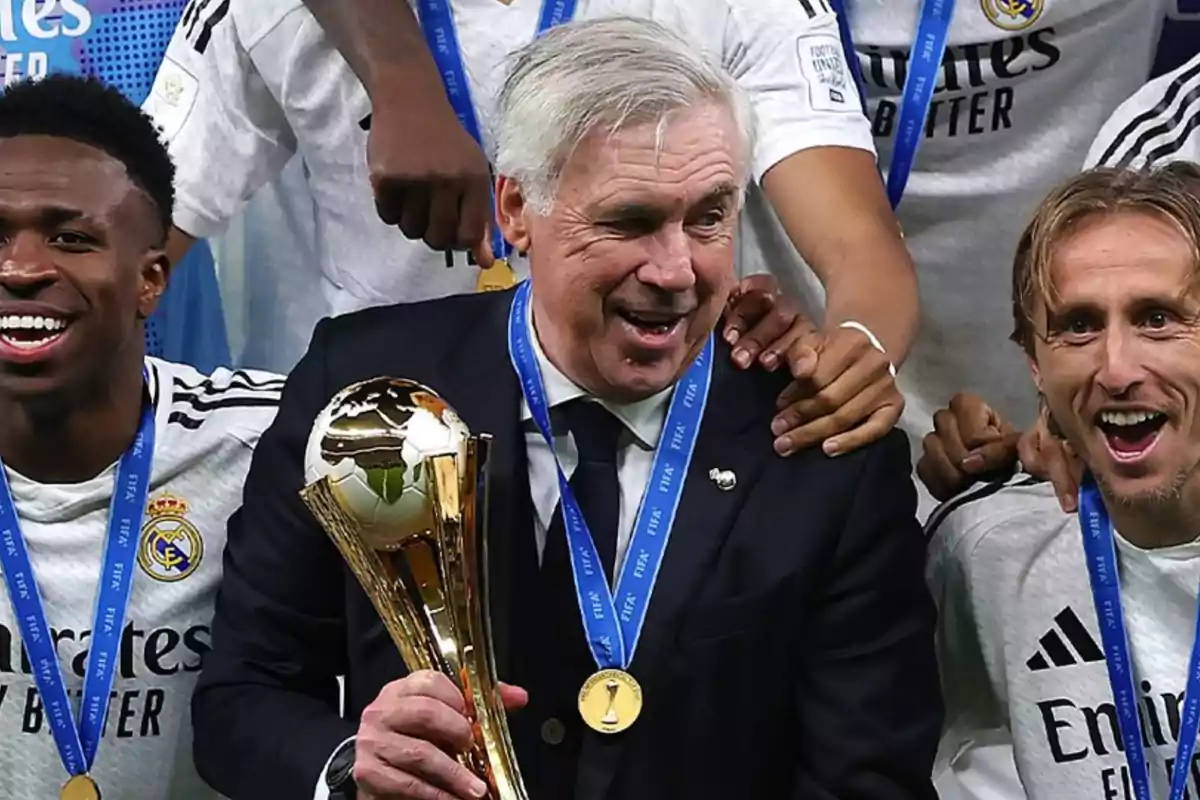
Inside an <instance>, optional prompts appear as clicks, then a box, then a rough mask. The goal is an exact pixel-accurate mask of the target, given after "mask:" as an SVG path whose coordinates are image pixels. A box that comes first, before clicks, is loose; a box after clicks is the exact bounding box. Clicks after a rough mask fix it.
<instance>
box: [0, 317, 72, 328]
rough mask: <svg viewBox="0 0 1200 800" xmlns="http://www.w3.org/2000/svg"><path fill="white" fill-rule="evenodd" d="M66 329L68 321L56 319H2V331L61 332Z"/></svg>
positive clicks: (0, 325) (0, 319)
mask: <svg viewBox="0 0 1200 800" xmlns="http://www.w3.org/2000/svg"><path fill="white" fill-rule="evenodd" d="M66 327H67V323H66V320H61V319H57V318H55V317H34V316H28V315H27V316H23V317H18V316H15V315H9V316H7V317H0V331H61V330H64V329H66Z"/></svg>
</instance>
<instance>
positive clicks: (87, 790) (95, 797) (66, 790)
mask: <svg viewBox="0 0 1200 800" xmlns="http://www.w3.org/2000/svg"><path fill="white" fill-rule="evenodd" d="M58 797H59V800H100V787H99V786H97V785H96V782H95V781H94V780H92V779H91V778H90V777H89V776H87V775H76V776H74V777H73V778H71V779H70V780H69V781H67V782H66V783H64V784H63V788H62V791H60V792H59V793H58Z"/></svg>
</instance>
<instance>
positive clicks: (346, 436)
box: [301, 378, 528, 800]
mask: <svg viewBox="0 0 1200 800" xmlns="http://www.w3.org/2000/svg"><path fill="white" fill-rule="evenodd" d="M489 443H490V437H488V436H486V435H480V436H472V435H471V433H470V431H469V430H468V429H467V427H466V425H465V424H464V423H463V422H462V420H461V419H460V418H459V416H458V414H456V413H455V411H454V410H453V409H452V408H450V406H449V405H448V404H447V403H446V402H445V401H444V400H442V398H440V397H439V396H438V395H437V394H436V393H435V392H434V391H432V390H431V389H429V388H427V387H425V386H422V385H421V384H418V383H415V382H413V381H408V380H402V379H397V378H376V379H373V380H369V381H363V382H361V383H356V384H353V385H351V386H348V387H346V388H345V389H343V390H342V391H341V392H339V393H338V394H337V395H335V396H334V398H333V399H332V400H331V401H330V402H329V404H328V405H327V406H326V407H325V409H324V410H323V411H322V412H321V414H320V415H319V416H318V417H317V421H316V423H315V424H314V425H313V429H312V432H311V434H310V435H309V441H308V447H307V450H306V453H305V471H306V482H307V486H305V488H304V489H303V490H301V497H302V498H303V499H304V502H305V504H306V505H307V506H308V508H309V509H310V510H311V511H312V513H313V516H315V517H316V519H317V520H318V521H319V522H320V524H321V527H322V528H324V530H325V532H326V533H327V534H328V535H329V537H330V539H331V540H332V541H333V543H334V544H335V545H336V546H337V548H338V551H339V552H340V553H341V555H342V558H343V559H344V560H345V561H346V563H347V565H348V566H349V567H350V569H351V571H353V572H354V575H355V577H356V578H357V579H358V581H359V583H360V584H361V586H362V587H363V590H364V592H365V593H366V594H367V596H368V597H369V598H370V599H371V602H372V604H373V605H374V606H375V609H376V611H377V612H378V613H379V616H380V618H381V619H382V620H383V623H384V626H385V627H386V629H387V631H388V633H389V634H390V635H391V637H392V641H393V642H394V643H395V644H396V647H397V648H398V649H399V650H400V655H401V657H402V658H403V659H404V663H405V664H406V666H407V667H408V669H409V671H410V672H416V671H421V670H433V671H436V672H439V673H441V674H443V675H445V676H446V677H447V678H449V679H450V681H452V682H453V683H454V685H455V687H456V688H457V689H458V690H459V691H461V692H462V695H463V698H464V701H465V706H466V717H467V719H468V720H469V721H470V722H471V724H472V728H473V732H474V735H473V741H472V743H471V746H470V747H469V748H467V750H466V751H464V752H462V753H460V754H457V755H458V760H459V761H460V763H462V764H463V766H465V767H467V769H469V770H470V771H471V772H472V773H474V774H475V775H476V776H477V777H478V778H480V779H481V780H482V781H483V782H484V783H485V784H487V786H488V794H487V795H485V797H487V798H488V799H489V800H527V798H528V795H527V793H526V791H525V788H524V785H523V783H522V781H521V776H520V772H519V770H518V768H517V762H516V754H515V751H514V748H513V746H512V742H511V739H510V737H509V732H508V723H507V721H506V719H505V716H504V710H503V708H502V706H501V701H500V693H499V690H498V682H497V678H496V667H495V657H494V654H493V651H492V640H491V629H490V625H489V621H488V614H487V568H486V564H487V555H486V547H487V545H486V541H487V537H486V533H485V526H486V519H487V514H486V505H487V480H486V474H487V458H488V446H489Z"/></svg>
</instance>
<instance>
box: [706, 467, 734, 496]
mask: <svg viewBox="0 0 1200 800" xmlns="http://www.w3.org/2000/svg"><path fill="white" fill-rule="evenodd" d="M708 479H709V480H711V481H712V482H713V483H715V484H716V485H717V488H718V489H720V490H721V491H722V492H730V491H733V487H735V486H737V475H734V474H733V471H732V470H728V469H717V468H716V467H713V468H712V469H710V470H709V471H708Z"/></svg>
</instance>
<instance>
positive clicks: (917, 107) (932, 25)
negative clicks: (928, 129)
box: [831, 0, 954, 208]
mask: <svg viewBox="0 0 1200 800" xmlns="http://www.w3.org/2000/svg"><path fill="white" fill-rule="evenodd" d="M831 2H832V4H833V10H834V12H835V13H836V14H837V18H838V28H839V30H840V31H841V36H842V49H844V50H845V51H846V61H847V62H848V64H849V67H850V74H851V75H853V76H854V80H855V82H856V83H857V84H858V94H859V97H860V98H862V101H863V103H864V104H865V103H866V102H867V85H866V83H865V82H864V81H863V77H862V69H861V68H860V67H859V64H858V51H857V50H855V47H854V35H853V34H852V33H851V31H850V16H849V14H848V13H847V11H846V0H831ZM953 20H954V0H923V2H922V3H921V16H920V21H919V22H918V23H917V38H916V40H915V41H914V42H913V46H912V50H911V51H910V53H911V56H910V58H909V62H908V77H907V78H905V79H904V94H903V95H902V96H901V100H900V115H899V117H898V118H897V120H896V141H895V144H894V145H893V146H892V161H891V163H890V164H889V165H888V176H887V193H888V200H890V201H891V204H892V208H895V207H896V206H898V205H900V199H901V198H902V197H903V196H904V189H905V187H907V186H908V176H909V175H910V174H911V173H912V167H913V162H914V161H915V160H916V158H917V150H918V149H919V148H920V146H921V140H922V139H923V138H924V137H925V118H926V116H928V114H929V105H930V103H931V102H933V91H934V89H935V88H936V87H937V81H938V73H939V72H940V71H941V69H942V56H943V55H944V54H945V52H946V41H947V40H948V39H949V38H950V23H951V22H952V21H953ZM864 110H865V107H864Z"/></svg>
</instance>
